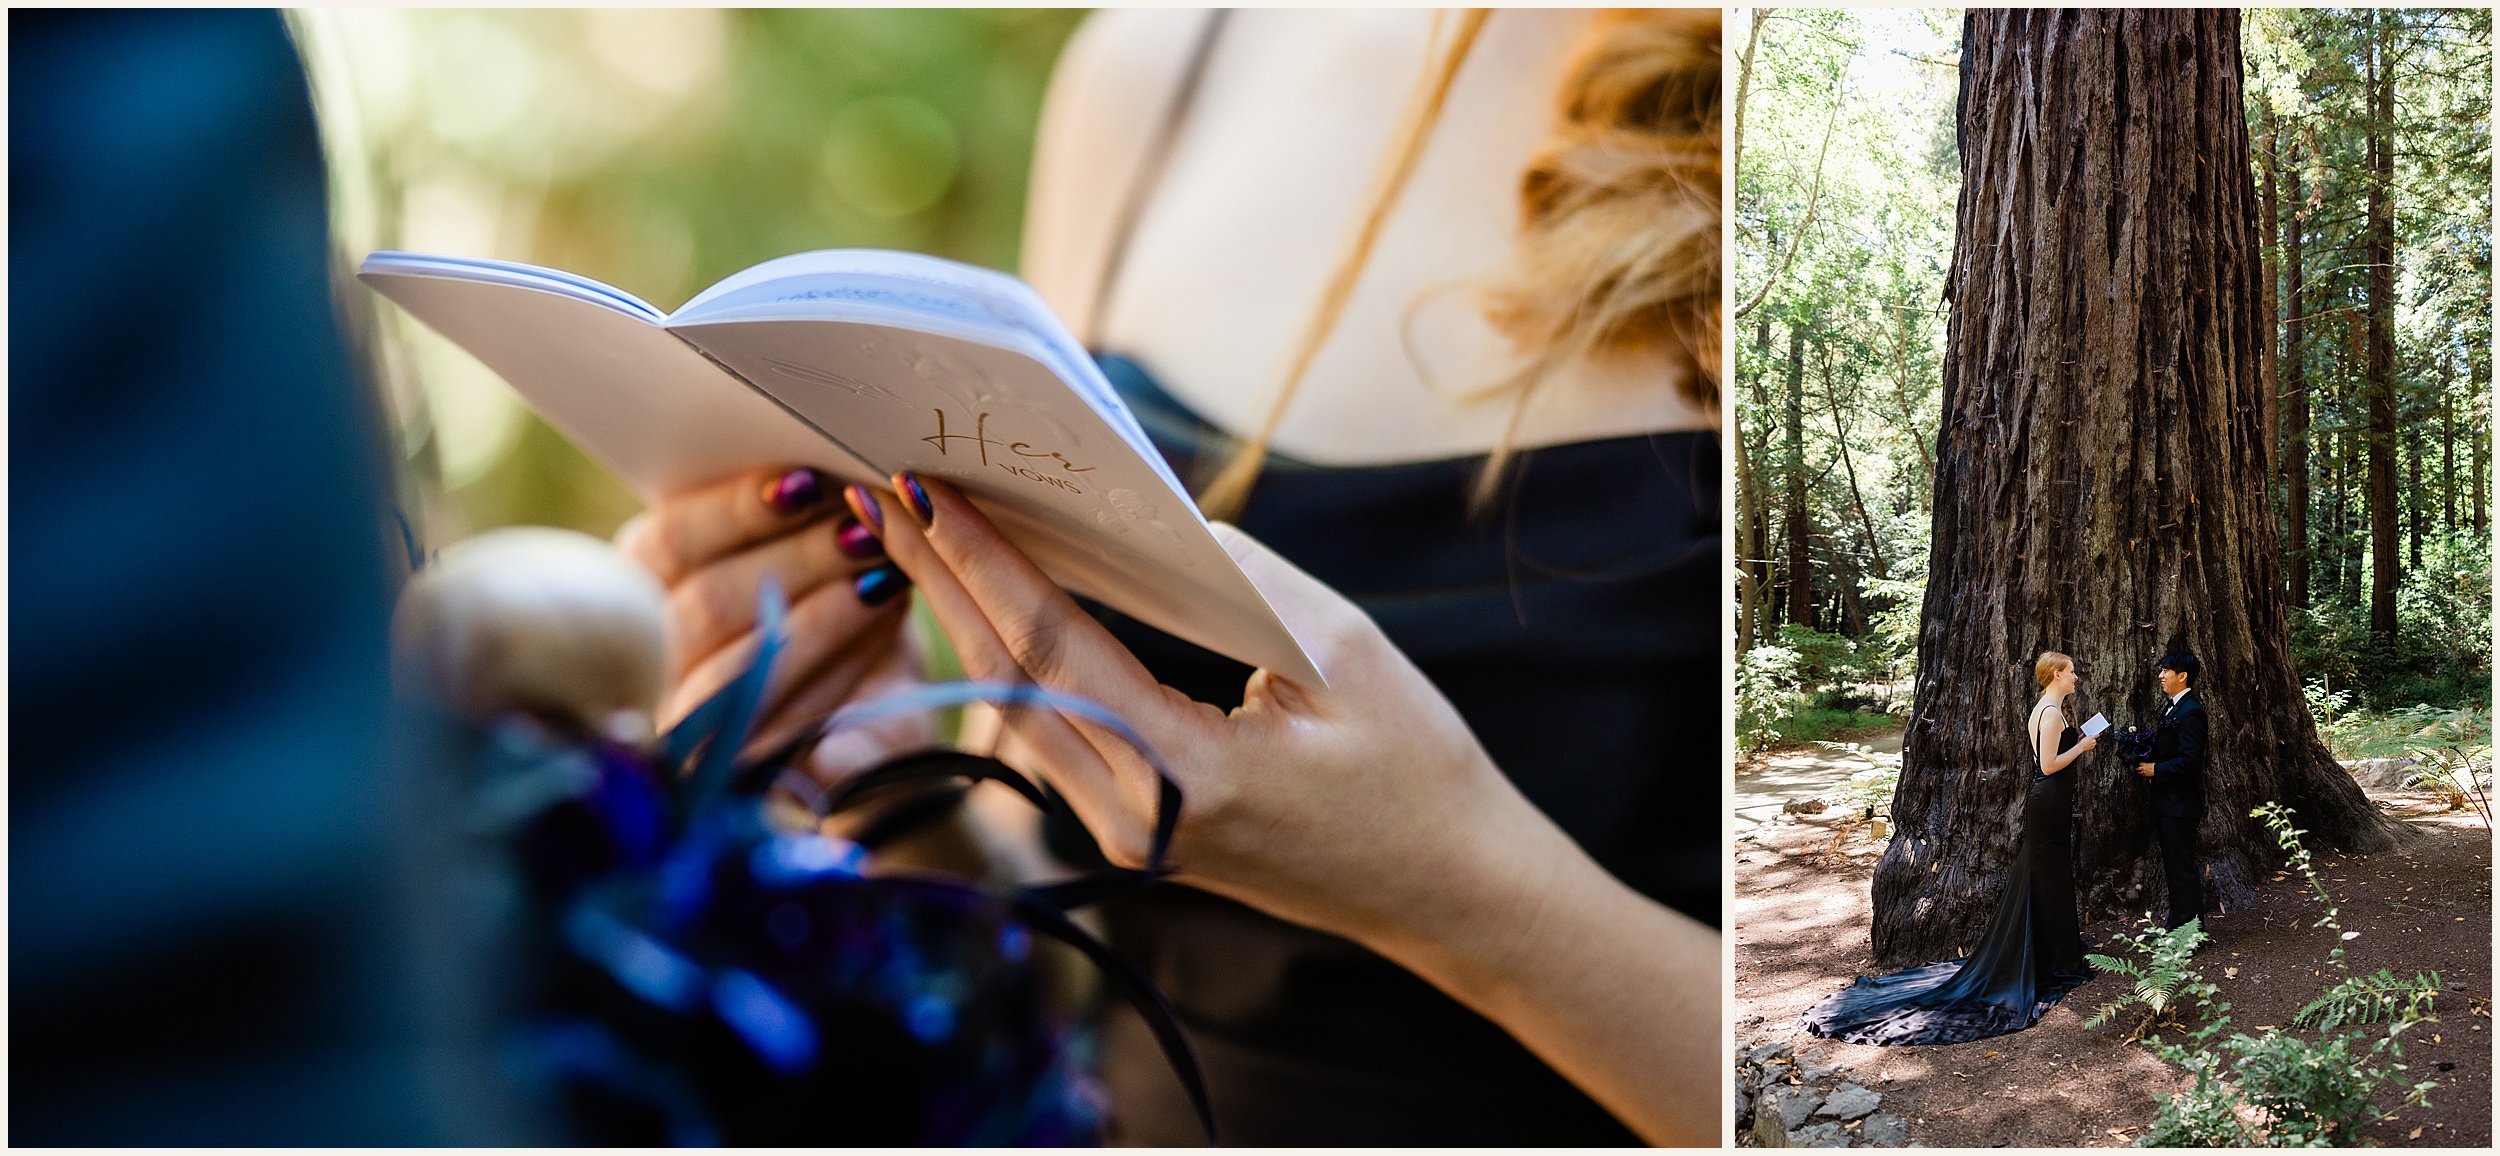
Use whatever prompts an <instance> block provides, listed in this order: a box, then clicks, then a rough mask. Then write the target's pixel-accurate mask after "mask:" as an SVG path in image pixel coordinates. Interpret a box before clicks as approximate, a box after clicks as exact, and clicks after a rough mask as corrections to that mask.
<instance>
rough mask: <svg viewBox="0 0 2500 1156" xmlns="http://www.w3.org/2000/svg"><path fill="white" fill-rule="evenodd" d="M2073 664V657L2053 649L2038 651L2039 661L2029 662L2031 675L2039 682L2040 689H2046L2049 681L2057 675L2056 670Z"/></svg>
mask: <svg viewBox="0 0 2500 1156" xmlns="http://www.w3.org/2000/svg"><path fill="white" fill-rule="evenodd" d="M2074 664H2075V660H2074V659H2071V658H2068V657H2066V656H2065V655H2063V654H2059V653H2058V652H2056V651H2054V650H2043V651H2041V652H2040V661H2038V662H2035V663H2032V664H2031V677H2032V678H2033V679H2035V680H2037V681H2038V682H2039V684H2040V689H2042V690H2047V689H2048V688H2049V681H2050V680H2051V679H2054V678H2056V677H2057V672H2058V671H2061V670H2064V669H2066V668H2067V667H2070V666H2073V665H2074Z"/></svg>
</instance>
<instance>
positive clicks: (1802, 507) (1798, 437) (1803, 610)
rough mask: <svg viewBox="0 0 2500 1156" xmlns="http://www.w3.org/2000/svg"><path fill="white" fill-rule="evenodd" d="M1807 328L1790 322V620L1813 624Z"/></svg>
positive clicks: (1788, 577)
mask: <svg viewBox="0 0 2500 1156" xmlns="http://www.w3.org/2000/svg"><path fill="white" fill-rule="evenodd" d="M1805 410H1806V329H1805V326H1803V325H1801V324H1798V323H1797V322H1795V321H1793V320H1792V321H1790V322H1789V323H1788V574H1787V579H1788V620H1789V621H1790V622H1796V623H1802V624H1804V625H1807V626H1812V625H1814V557H1813V553H1812V550H1811V544H1812V542H1813V540H1814V523H1813V515H1812V514H1811V513H1810V512H1809V511H1808V510H1807V507H1806V440H1805V437H1806V435H1805Z"/></svg>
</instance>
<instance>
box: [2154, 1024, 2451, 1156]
mask: <svg viewBox="0 0 2500 1156" xmlns="http://www.w3.org/2000/svg"><path fill="white" fill-rule="evenodd" d="M2394 1038H2395V1037H2394V1035H2393V1033H2390V1035H2389V1036H2387V1037H2386V1038H2383V1039H2379V1040H2377V1041H2374V1042H2372V1043H2370V1044H2368V1045H2366V1046H2358V1045H2359V1040H2360V1037H2359V1035H2358V1034H2357V1033H2344V1034H2339V1035H2328V1036H2325V1037H2322V1038H2320V1039H2317V1040H2306V1039H2302V1038H2300V1037H2298V1036H2290V1035H2284V1034H2281V1033H2278V1032H2267V1033H2265V1034H2263V1035H2255V1036H2252V1035H2249V1034H2247V1033H2245V1032H2240V1033H2234V1034H2233V1035H2232V1036H2231V1037H2230V1038H2229V1039H2226V1040H2223V1041H2221V1042H2220V1043H2219V1044H2216V1045H2213V1046H2211V1047H2205V1046H2195V1047H2190V1046H2184V1045H2178V1044H2156V1045H2155V1047H2154V1051H2155V1053H2156V1054H2158V1055H2160V1056H2161V1057H2162V1058H2163V1059H2164V1060H2166V1061H2169V1062H2171V1063H2173V1064H2177V1065H2178V1066H2179V1068H2180V1070H2182V1071H2184V1072H2186V1073H2187V1074H2188V1076H2189V1078H2190V1080H2191V1085H2190V1087H2189V1089H2188V1090H2187V1091H2186V1092H2184V1093H2181V1094H2179V1095H2177V1096H2174V1097H2172V1098H2171V1099H2170V1100H2169V1101H2168V1102H2166V1103H2164V1104H2163V1105H2162V1108H2161V1111H2160V1112H2159V1113H2158V1114H2156V1115H2155V1116H2154V1118H2153V1125H2152V1127H2151V1128H2150V1129H2149V1130H2147V1132H2146V1134H2145V1136H2144V1138H2143V1139H2142V1140H2140V1141H2138V1142H2137V1143H2138V1144H2139V1145H2140V1146H2142V1147H2146V1148H2329V1147H2344V1146H2348V1145H2354V1144H2359V1143H2360V1142H2361V1129H2362V1128H2364V1127H2366V1126H2368V1125H2369V1124H2370V1123H2372V1122H2374V1121H2376V1120H2379V1119H2381V1118H2383V1117H2385V1116H2386V1115H2387V1113H2386V1112H2384V1111H2383V1110H2381V1109H2380V1108H2378V1107H2377V1106H2376V1105H2375V1104H2372V1103H2371V1102H2370V1101H2371V1097H2372V1096H2373V1095H2375V1094H2376V1093H2377V1091H2378V1089H2379V1086H2380V1085H2381V1084H2382V1083H2384V1082H2385V1081H2386V1079H2387V1078H2388V1076H2389V1075H2390V1074H2392V1073H2395V1072H2401V1071H2403V1070H2404V1065H2402V1064H2397V1063H2390V1062H2387V1060H2386V1059H2385V1057H2386V1056H2387V1055H2389V1054H2390V1048H2391V1045H2392V1042H2393V1040H2394ZM2434 1086H2435V1085H2433V1084H2429V1083H2421V1084H2415V1085H2412V1086H2411V1087H2409V1088H2408V1089H2406V1097H2405V1099H2406V1102H2407V1103H2412V1104H2427V1103H2428V1102H2429V1101H2428V1099H2427V1097H2428V1095H2429V1092H2430V1089H2431V1088H2432V1087H2434Z"/></svg>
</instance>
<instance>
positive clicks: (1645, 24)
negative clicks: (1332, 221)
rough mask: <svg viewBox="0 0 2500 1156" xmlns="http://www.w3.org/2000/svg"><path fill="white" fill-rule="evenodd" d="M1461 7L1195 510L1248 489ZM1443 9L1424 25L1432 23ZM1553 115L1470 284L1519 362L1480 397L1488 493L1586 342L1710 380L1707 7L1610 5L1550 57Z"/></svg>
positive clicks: (1435, 105) (1462, 32) (1383, 215)
mask: <svg viewBox="0 0 2500 1156" xmlns="http://www.w3.org/2000/svg"><path fill="white" fill-rule="evenodd" d="M1485 16H1486V11H1485V10H1484V9H1467V10H1464V11H1463V12H1462V13H1461V14H1460V16H1459V18H1458V20H1457V22H1456V29H1455V32H1454V34H1453V35H1452V36H1451V37H1450V43H1449V46H1448V47H1447V48H1446V49H1445V50H1443V51H1442V52H1441V53H1440V54H1439V55H1438V56H1437V57H1436V58H1435V59H1434V60H1433V61H1432V63H1431V64H1430V65H1429V66H1427V67H1426V68H1425V70H1424V75H1423V77H1422V79H1421V81H1420V83H1419V84H1418V85H1417V88H1416V92H1415V96H1414V98H1413V99H1412V100H1411V101H1410V102H1409V104H1408V108H1407V113H1406V116H1405V117H1404V119H1403V120H1402V121H1401V122H1400V124H1399V127H1398V131H1397V133H1396V134H1395V135H1394V136H1393V137H1392V138H1391V144H1390V147H1389V151H1388V154H1387V156H1386V157H1385V158H1384V164H1383V166H1382V168H1381V172H1380V175H1379V177H1378V178H1376V179H1375V181H1374V183H1373V186H1372V190H1371V193H1370V198H1371V199H1370V202H1369V204H1368V205H1367V208H1366V211H1365V212H1364V214H1363V216H1362V218H1361V221H1362V224H1361V227H1360V228H1359V229H1358V230H1357V231H1356V233H1355V237H1354V240H1353V241H1352V242H1351V243H1350V244H1349V245H1348V246H1347V249H1346V252H1345V253H1344V255H1343V256H1342V257H1341V258H1340V259H1339V261H1338V264H1337V267H1336V269H1335V272H1334V273H1333V274H1332V275H1331V277H1330V278H1329V280H1328V282H1327V285H1326V288H1325V289H1324V290H1323V291H1322V292H1321V294H1320V301H1319V305H1318V307H1317V308H1316V309H1315V310H1314V311H1313V314H1312V317H1311V319H1310V321H1309V323H1308V324H1307V325H1305V327H1304V328H1303V331H1302V333H1301V336H1300V339H1299V341H1298V342H1297V343H1296V345H1295V346H1294V353H1293V358H1292V360H1291V361H1290V362H1289V363H1288V364H1289V368H1288V369H1287V370H1286V373H1285V378H1284V381H1283V384H1282V385H1281V386H1279V387H1278V389H1277V393H1276V399H1275V401H1274V402H1273V403H1271V406H1270V408H1269V410H1268V415H1267V419H1266V421H1265V422H1263V423H1262V424H1261V425H1260V427H1259V430H1258V433H1257V434H1256V435H1254V436H1252V437H1251V438H1250V439H1249V440H1248V441H1246V442H1244V443H1243V444H1242V445H1241V447H1240V448H1239V449H1238V450H1237V451H1236V452H1235V453H1234V455H1233V458H1232V460H1231V461H1229V462H1227V463H1226V464H1225V466H1224V468H1223V470H1222V471H1221V472H1219V473H1218V474H1217V475H1216V477H1215V480H1214V481H1213V482H1212V483H1210V484H1209V485H1208V486H1207V488H1206V490H1205V491H1204V492H1203V493H1202V494H1201V495H1200V496H1199V505H1200V506H1201V507H1202V508H1203V509H1204V510H1205V511H1206V513H1207V516H1209V517H1212V518H1231V517H1234V516H1236V515H1237V514H1239V513H1240V511H1241V507H1242V506H1243V505H1244V504H1245V503H1246V502H1247V501H1248V500H1249V497H1250V490H1251V487H1252V486H1254V485H1256V484H1257V482H1258V477H1259V471H1260V468H1261V467H1262V466H1263V465H1264V464H1265V461H1266V458H1267V449H1268V445H1269V443H1270V442H1271V440H1272V439H1273V438H1274V436H1275V433H1276V427H1277V425H1278V424H1279V423H1280V422H1282V421H1283V419H1284V415H1285V409H1286V407H1287V406H1288V405H1290V404H1291V403H1292V401H1293V395H1294V392H1295V391H1296V390H1297V389H1299V388H1300V387H1301V384H1302V379H1303V377H1304V375H1305V374H1306V373H1307V372H1308V371H1309V369H1310V365H1311V361H1312V359H1313V358H1314V357H1315V356H1317V354H1318V352H1319V349H1320V346H1321V345H1323V344H1324V343H1325V342H1326V341H1327V339H1328V336H1329V334H1330V333H1331V332H1332V331H1334V330H1335V328H1336V324H1337V320H1338V318H1339V316H1340V315H1341V314H1342V313H1343V312H1344V310H1345V304H1346V301H1347V299H1348V298H1349V297H1350V296H1351V295H1352V292H1353V288H1354V284H1355V282H1356V280H1357V279H1358V278H1359V277H1360V275H1361V273H1362V269H1363V265H1364V263H1365V262H1366V261H1367V260H1368V259H1369V258H1370V256H1371V250H1372V245H1373V243H1374V242H1375V241H1376V240H1377V239H1378V236H1379V233H1380V227H1381V224H1382V223H1383V222H1384V221H1385V220H1386V219H1387V217H1388V214H1389V210H1390V208H1392V207H1393V206H1394V205H1395V204H1396V201H1397V197H1398V193H1399V191H1400V190H1401V189H1402V188H1403V187H1404V185H1405V183H1406V179H1407V177H1408V176H1409V175H1410V174H1411V173H1412V172H1413V170H1414V167H1415V162H1416V160H1417V158H1419V157H1420V156H1421V155H1422V154H1423V146H1424V143H1425V141H1426V140H1428V139H1429V138H1430V136H1431V133H1432V126H1433V124H1434V123H1435V122H1436V121H1437V120H1438V119H1439V118H1440V114H1441V107H1442V103H1443V102H1444V100H1445V99H1446V98H1447V97H1448V95H1449V89H1450V84H1451V82H1452V81H1453V80H1455V79H1456V78H1457V75H1458V70H1459V67H1460V65H1461V64H1463V63H1464V62H1465V60H1466V57H1467V52H1468V50H1469V49H1470V48H1471V47H1472V46H1473V45H1474V43H1475V39H1476V35H1477V33H1478V32H1480V31H1481V30H1482V29H1483V27H1484V20H1485ZM1441 24H1442V16H1441V15H1439V14H1436V15H1435V17H1434V27H1433V39H1434V41H1435V43H1438V42H1439V41H1440V39H1441V31H1442V29H1441ZM1564 77H1565V79H1564V81H1563V85H1562V89H1561V93H1560V100H1559V106H1560V109H1559V111H1560V114H1561V115H1560V124H1559V126H1558V127H1557V128H1556V130H1555V131H1554V133H1553V135H1552V136H1550V137H1549V138H1548V139H1547V140H1546V142H1545V143H1544V144H1543V145H1542V146H1541V147H1539V148H1538V150H1537V152H1536V155H1535V156H1534V158H1533V159H1531V160H1530V162H1529V164H1528V168H1527V171H1526V172H1525V173H1523V174H1522V175H1521V177H1520V189H1519V195H1520V214H1521V219H1522V227H1523V231H1522V236H1521V240H1520V247H1519V258H1518V260H1517V261H1516V263H1515V264H1514V266H1513V268H1512V269H1511V270H1510V271H1509V272H1508V274H1507V275H1506V277H1505V279H1504V281H1503V282H1502V283H1501V284H1499V285H1498V286H1497V287H1495V288H1494V289H1491V290H1489V291H1487V292H1486V293H1485V295H1484V297H1483V299H1482V308H1483V310H1484V314H1485V317H1486V319H1487V320H1488V321H1490V322H1491V323H1492V324H1493V326H1494V327H1495V328H1496V329H1497V330H1499V331H1501V332H1502V333H1503V334H1505V335H1506V336H1508V337H1510V338H1511V340H1512V342H1513V343H1514V345H1515V346H1516V347H1517V349H1518V351H1519V352H1520V353H1521V354H1523V355H1525V357H1526V365H1525V367H1524V368H1522V369H1521V370H1520V371H1519V372H1517V373H1515V374H1513V375H1512V376H1511V377H1510V378H1508V379H1506V380H1504V381H1502V382H1500V383H1497V384H1495V385H1493V386H1492V387H1490V388H1489V389H1487V390H1485V391H1484V395H1487V396H1490V395H1498V394H1501V393H1504V392H1511V393H1514V394H1515V397H1514V400H1513V402H1512V409H1511V415H1510V422H1509V425H1507V426H1506V427H1505V428H1504V430H1503V433H1502V440H1501V443H1500V445H1499V446H1498V447H1496V449H1495V450H1494V451H1493V453H1492V455H1491V456H1490V457H1488V459H1487V460H1486V463H1485V470H1484V473H1483V475H1482V476H1480V477H1479V478H1478V480H1477V485H1476V493H1475V495H1474V497H1473V500H1474V501H1476V502H1478V503H1481V502H1483V501H1485V500H1486V499H1489V497H1490V496H1491V494H1492V492H1493V490H1494V488H1495V486H1496V485H1497V484H1498V481H1499V478H1500V476H1501V472H1502V467H1503V466H1504V465H1505V464H1506V463H1507V462H1508V460H1509V458H1510V456H1511V454H1512V445H1511V443H1512V439H1513V437H1514V436H1515V435H1516V434H1517V431H1518V425H1519V420H1520V417H1521V415H1522V414H1524V413H1525V412H1526V408H1527V401H1528V398H1529V396H1530V394H1531V393H1532V392H1533V391H1534V389H1535V388H1536V386H1537V385H1538V384H1539V383H1541V382H1543V381H1544V380H1545V379H1546V378H1548V377H1550V376H1551V375H1552V374H1553V372H1554V371H1555V370H1556V369H1558V368H1560V367H1562V366H1564V365H1566V364H1569V363H1570V362H1572V361H1574V360H1576V359H1579V358H1585V357H1592V356H1604V355H1609V354H1616V353H1625V352H1631V351H1636V350H1646V349H1652V348H1657V349H1666V350H1670V351H1672V352H1674V353H1675V354H1677V355H1680V356H1681V357H1682V359H1683V361H1684V363H1685V365H1686V366H1687V368H1688V369H1689V370H1690V372H1689V373H1687V374H1686V378H1685V389H1686V393H1687V395H1688V396H1690V397H1691V398H1692V399H1693V400H1694V401H1695V402H1697V403H1699V404H1702V405H1704V406H1705V407H1714V406H1715V405H1716V404H1717V397H1718V379H1719V368H1720V365H1719V326H1720V318H1719V10H1718V9H1715V8H1704V9H1684V10H1674V9H1633V10H1625V11H1620V12H1610V13H1607V14H1606V15H1605V16H1602V17H1600V18H1599V20H1598V21H1597V24H1596V26H1595V27H1593V28H1591V29H1590V30H1589V33H1588V35H1587V37H1586V38H1585V39H1584V40H1583V41H1582V42H1581V44H1580V46H1579V48H1578V49H1577V50H1576V51H1575V53H1574V54H1573V57H1572V60H1571V63H1570V64H1569V65H1568V66H1567V67H1566V69H1565V71H1564Z"/></svg>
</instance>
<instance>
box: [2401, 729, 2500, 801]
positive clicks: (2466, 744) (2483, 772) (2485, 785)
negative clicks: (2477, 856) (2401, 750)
mask: <svg viewBox="0 0 2500 1156" xmlns="http://www.w3.org/2000/svg"><path fill="white" fill-rule="evenodd" d="M2405 749H2406V750H2408V751H2411V752H2413V754H2414V756H2415V757H2417V758H2419V759H2421V760H2422V761H2421V763H2420V764H2419V765H2417V766H2416V768H2415V769H2414V771H2413V774H2412V775H2411V776H2409V777H2408V779H2407V785H2409V786H2429V787H2433V788H2436V789H2438V790H2439V791H2442V792H2444V793H2446V794H2447V796H2448V798H2449V806H2450V807H2451V808H2455V809H2462V808H2465V807H2469V806H2470V807H2472V808H2474V810H2475V811H2477V812H2479V813H2480V814H2481V815H2482V817H2483V826H2485V827H2489V826H2491V785H2492V783H2491V719H2490V718H2489V717H2488V716H2485V715H2483V714H2482V713H2480V712H2478V711H2474V710H2460V711H2450V712H2448V713H2446V714H2444V715H2441V716H2440V717H2438V718H2434V719H2432V720H2430V721H2429V722H2428V723H2426V724H2424V725H2423V727H2422V729H2420V730H2418V731H2415V732H2414V733H2413V734H2412V735H2411V736H2409V737H2408V738H2406V739H2405Z"/></svg>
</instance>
